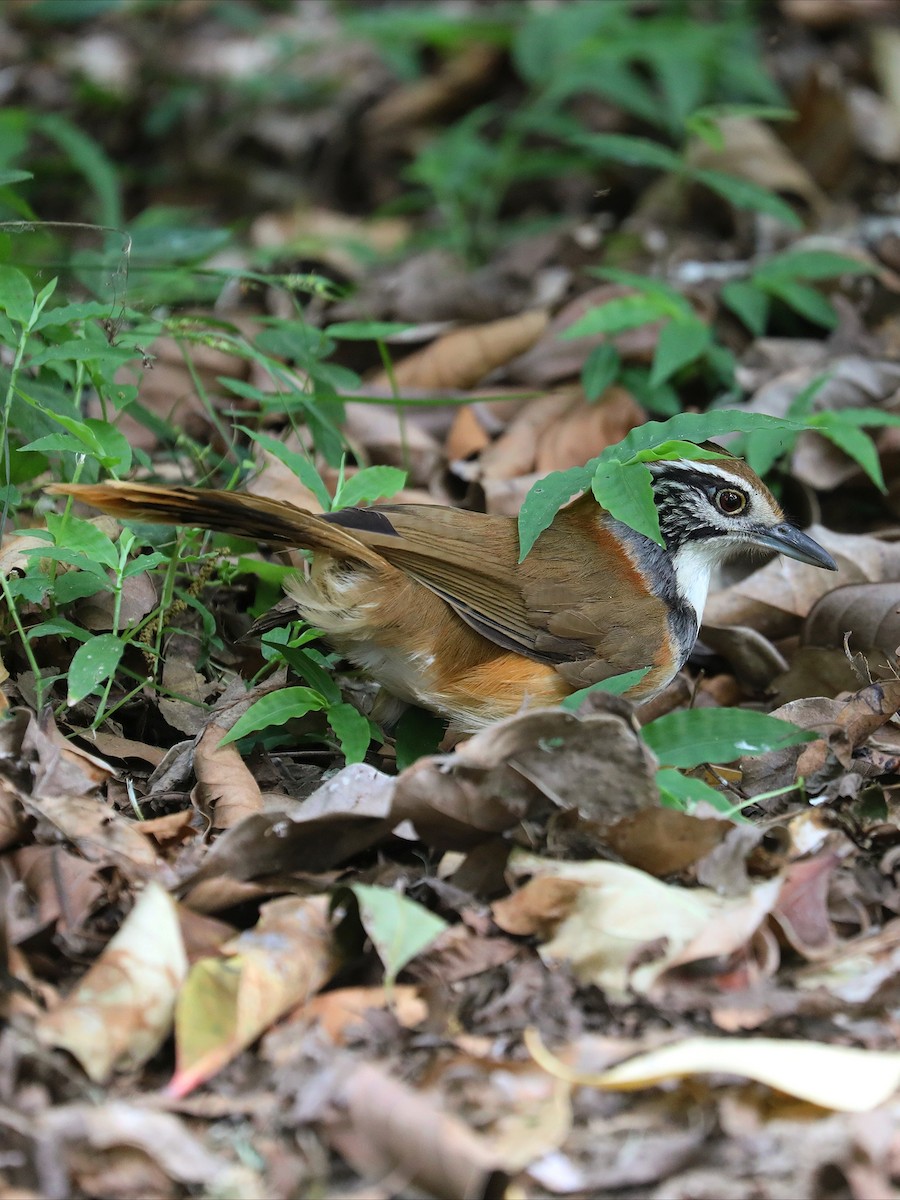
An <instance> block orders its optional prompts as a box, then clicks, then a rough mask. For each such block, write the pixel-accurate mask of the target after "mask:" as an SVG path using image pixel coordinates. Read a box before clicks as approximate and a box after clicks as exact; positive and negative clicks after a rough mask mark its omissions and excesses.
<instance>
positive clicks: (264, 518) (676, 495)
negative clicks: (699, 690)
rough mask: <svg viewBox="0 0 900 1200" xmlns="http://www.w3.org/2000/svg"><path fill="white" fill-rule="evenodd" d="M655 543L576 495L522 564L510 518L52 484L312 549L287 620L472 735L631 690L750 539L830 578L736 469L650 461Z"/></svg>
mask: <svg viewBox="0 0 900 1200" xmlns="http://www.w3.org/2000/svg"><path fill="white" fill-rule="evenodd" d="M649 465H650V468H651V471H652V474H653V490H654V498H655V502H656V506H657V511H658V514H659V524H660V530H661V532H662V535H663V538H664V540H665V543H666V544H665V547H662V546H660V545H657V544H656V543H655V542H653V541H651V540H650V539H649V538H647V537H644V536H643V535H642V534H640V533H636V532H635V531H634V530H632V529H630V528H629V527H628V526H627V525H624V524H623V523H622V522H620V521H617V520H615V519H614V518H613V517H611V516H610V515H609V514H608V513H607V512H605V511H604V510H603V509H602V508H600V507H599V505H598V504H597V502H596V501H595V500H594V498H593V496H592V495H591V494H590V493H588V494H586V495H584V496H582V497H581V498H580V499H578V500H576V501H575V502H574V503H572V504H571V505H569V506H568V507H567V508H564V509H562V510H561V511H560V512H559V513H558V514H557V515H556V517H555V519H554V521H553V523H552V525H551V526H550V527H549V528H548V529H546V530H545V531H544V532H543V533H542V534H541V535H540V537H539V538H538V540H537V542H536V543H535V545H534V547H533V549H532V550H531V552H530V553H529V554H528V556H527V557H526V558H525V560H524V561H523V562H521V563H520V562H519V561H518V558H519V541H518V536H517V529H516V522H515V520H514V519H513V518H507V517H496V516H486V515H484V514H481V513H474V512H464V511H462V510H459V509H453V508H444V507H441V506H438V505H434V506H431V505H418V504H412V505H408V504H383V505H376V506H374V507H372V508H368V509H357V508H351V509H343V510H340V511H337V512H331V513H324V514H322V515H321V516H315V515H313V514H311V513H308V512H305V511H304V510H302V509H299V508H296V507H294V506H293V505H290V504H287V503H284V502H280V501H274V500H266V499H263V498H260V497H257V496H250V495H246V494H242V493H235V492H225V491H210V490H203V489H196V488H188V487H171V488H168V487H153V486H149V485H144V484H139V483H110V484H97V485H90V484H88V485H79V484H60V485H56V486H54V487H52V488H50V489H48V490H50V491H52V492H55V493H62V494H66V495H72V496H75V497H76V498H77V499H79V500H82V501H84V502H85V503H86V504H89V505H91V506H93V507H94V508H99V509H101V510H102V511H103V512H107V513H111V514H112V515H114V516H117V517H124V518H128V519H130V520H134V521H152V522H156V523H163V524H180V525H191V526H199V527H201V528H206V529H211V530H220V531H223V532H226V533H233V534H240V535H242V536H244V537H248V538H251V539H253V540H254V541H259V542H268V543H271V544H274V545H279V546H290V547H298V548H305V549H308V550H312V551H313V564H312V568H311V571H310V572H309V574H308V576H307V577H303V575H302V574H301V573H300V572H298V574H297V576H296V578H294V579H293V580H292V581H291V583H290V584H289V586H288V589H287V590H288V593H289V595H290V596H291V597H292V598H293V600H294V602H295V603H296V608H297V612H298V614H299V615H300V616H302V617H303V618H304V619H305V620H306V621H308V622H309V623H310V624H311V625H313V626H315V627H316V628H318V629H320V630H321V631H322V633H323V634H324V636H325V638H326V639H327V640H328V641H329V642H330V643H331V644H332V645H333V646H334V647H335V649H336V650H338V651H339V652H340V653H341V654H342V655H343V656H344V657H346V658H347V659H349V660H350V661H351V662H352V663H354V664H356V666H358V667H361V668H362V669H363V670H364V671H366V672H367V673H368V674H369V675H370V676H371V677H372V678H373V679H375V680H376V681H378V682H379V683H380V684H381V685H382V687H383V688H384V689H385V690H386V691H387V692H389V693H390V694H392V695H394V696H396V697H398V698H399V699H401V700H405V701H411V702H413V703H416V704H420V705H423V706H424V707H426V708H429V709H432V710H433V711H435V712H437V713H440V714H442V715H444V716H447V717H449V718H450V720H451V723H452V727H453V728H454V729H455V730H457V731H458V732H461V733H462V732H472V731H474V730H476V729H479V728H481V727H483V726H484V725H486V724H488V723H489V722H491V721H493V720H496V719H497V718H500V717H505V716H510V715H511V714H513V713H515V712H517V711H518V710H519V709H520V708H521V707H522V706H523V705H529V704H552V703H556V702H558V701H559V700H561V699H562V698H563V697H565V696H566V695H568V694H569V693H570V692H572V691H573V690H574V689H577V688H581V687H585V686H587V685H588V684H591V683H595V682H598V681H600V680H602V679H605V678H608V677H610V676H613V675H618V674H622V673H624V672H627V671H633V670H636V669H639V668H642V667H649V668H650V669H649V671H648V673H647V674H646V676H645V677H644V679H643V680H642V681H641V683H640V684H638V685H637V686H636V687H634V688H632V689H631V690H630V691H629V693H628V695H629V698H637V699H644V698H646V697H648V696H651V695H654V694H655V693H656V692H658V691H659V690H660V689H662V688H663V687H664V686H665V685H666V684H667V683H668V682H669V681H670V680H671V679H672V678H673V676H674V675H675V674H676V673H677V672H678V671H679V670H680V669H681V667H682V666H683V665H684V663H685V662H686V660H687V658H688V655H689V654H690V652H691V649H692V648H693V646H694V642H695V641H696V638H697V633H698V630H699V627H700V620H701V617H702V613H703V606H704V604H705V602H706V595H707V591H708V589H709V583H710V574H711V572H712V570H713V568H714V567H715V566H716V565H717V564H719V563H720V562H722V561H723V560H725V559H727V558H729V557H731V556H732V555H733V554H735V553H737V552H739V551H741V550H744V549H748V548H751V547H760V548H762V549H765V550H774V551H777V552H778V553H781V554H785V555H788V556H789V557H791V558H795V559H798V560H799V561H800V562H804V563H809V564H811V565H813V566H817V567H824V568H825V569H826V570H836V569H837V568H836V565H835V563H834V560H833V559H832V558H831V556H830V555H829V554H828V553H827V551H825V550H824V549H823V548H822V547H821V546H820V545H818V543H817V542H815V541H813V540H812V538H810V537H809V536H807V535H806V534H805V533H802V532H800V530H798V529H796V528H794V527H793V526H792V525H790V524H789V523H788V522H787V521H785V518H784V514H783V512H782V510H781V508H780V507H779V505H778V503H777V501H776V500H775V498H774V496H773V495H772V493H771V492H770V491H769V489H768V488H767V487H766V486H765V484H764V483H763V482H762V480H761V479H760V478H759V477H758V476H757V475H756V474H755V472H754V471H752V470H751V469H750V467H748V466H747V465H746V463H744V462H742V461H740V460H739V459H735V458H730V457H729V458H723V459H717V460H711V461H687V460H677V461H660V462H655V463H651V464H649Z"/></svg>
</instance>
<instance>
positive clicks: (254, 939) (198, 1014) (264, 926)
mask: <svg viewBox="0 0 900 1200" xmlns="http://www.w3.org/2000/svg"><path fill="white" fill-rule="evenodd" d="M329 904H330V902H329V898H328V897H327V896H306V897H295V896H285V897H282V898H281V899H278V900H272V901H270V902H269V903H268V904H264V905H263V906H262V907H261V908H260V915H259V921H258V923H257V924H256V926H255V927H254V928H253V929H249V930H247V931H246V932H245V933H242V934H240V935H239V936H238V937H236V938H234V939H233V940H232V941H230V942H227V943H225V944H224V945H223V946H222V954H223V956H227V957H215V958H204V959H201V960H200V961H199V962H196V963H195V964H194V965H193V967H192V968H191V971H190V974H189V975H188V978H187V980H186V981H185V983H184V986H183V987H182V989H181V992H180V994H179V996H178V1005H177V1009H176V1013H175V1046H176V1061H177V1069H176V1072H175V1075H174V1077H173V1079H172V1082H171V1083H170V1085H169V1093H170V1095H173V1096H185V1095H187V1093H188V1092H190V1091H192V1090H193V1089H194V1088H195V1087H197V1086H198V1085H199V1084H200V1083H203V1082H204V1081H205V1080H207V1079H209V1078H211V1077H212V1076H213V1075H215V1074H216V1072H218V1071H220V1070H221V1069H222V1067H223V1066H224V1065H225V1064H226V1063H227V1062H230V1061H231V1059H232V1058H234V1057H235V1055H237V1054H239V1053H240V1051H241V1050H243V1049H244V1048H245V1047H246V1046H249V1045H250V1043H251V1042H253V1041H255V1040H256V1039H257V1038H258V1037H259V1035H260V1034H261V1033H262V1032H263V1031H264V1030H266V1029H268V1027H269V1026H270V1025H271V1024H272V1022H273V1021H275V1020H277V1019H278V1017H280V1016H281V1015H282V1014H283V1013H285V1012H287V1011H288V1010H289V1009H291V1008H293V1007H294V1006H295V1005H296V1004H299V1003H301V1002H302V1001H305V1000H308V999H309V998H310V997H311V996H314V995H315V993H316V992H318V990H319V988H320V987H321V986H322V984H324V983H326V982H327V980H328V979H330V978H331V976H332V974H333V973H334V971H335V970H336V968H337V965H338V959H337V954H336V950H335V948H334V946H333V942H332V935H331V921H330V919H329Z"/></svg>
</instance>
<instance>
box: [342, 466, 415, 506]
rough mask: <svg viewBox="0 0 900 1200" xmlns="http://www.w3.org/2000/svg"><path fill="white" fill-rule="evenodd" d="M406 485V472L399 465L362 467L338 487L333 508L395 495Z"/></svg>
mask: <svg viewBox="0 0 900 1200" xmlns="http://www.w3.org/2000/svg"><path fill="white" fill-rule="evenodd" d="M405 486H406V472H405V471H401V470H400V468H399V467H363V468H362V470H360V471H357V472H356V474H355V475H351V476H350V477H349V479H347V480H345V481H344V483H343V484H341V486H340V488H338V491H337V494H336V495H335V498H334V507H335V508H353V507H354V506H355V505H357V504H370V503H371V502H372V501H373V500H383V499H386V498H387V497H389V496H393V495H395V494H396V493H397V492H399V491H400V490H401V488H403V487H405Z"/></svg>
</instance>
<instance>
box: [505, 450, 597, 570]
mask: <svg viewBox="0 0 900 1200" xmlns="http://www.w3.org/2000/svg"><path fill="white" fill-rule="evenodd" d="M592 475H593V470H592V469H591V468H589V467H570V468H569V469H568V470H567V471H551V472H550V474H549V475H546V476H545V477H544V478H543V479H540V480H538V482H537V483H536V484H534V486H533V487H532V488H531V489H530V491H529V492H528V495H527V496H526V497H525V500H524V502H523V504H522V507H521V509H520V510H519V562H521V561H522V560H523V559H524V557H525V555H526V554H527V553H528V551H529V550H530V549H531V547H532V546H533V545H534V543H535V542H536V541H537V539H538V537H539V536H540V535H541V534H542V533H543V532H544V530H545V529H546V528H547V527H548V526H549V525H551V524H552V522H553V518H554V517H555V516H556V514H557V513H558V512H559V510H560V509H561V508H562V506H563V505H564V504H567V503H568V501H569V500H571V499H572V497H573V496H574V495H576V493H578V492H584V491H586V490H587V489H588V488H589V487H590V486H591V476H592Z"/></svg>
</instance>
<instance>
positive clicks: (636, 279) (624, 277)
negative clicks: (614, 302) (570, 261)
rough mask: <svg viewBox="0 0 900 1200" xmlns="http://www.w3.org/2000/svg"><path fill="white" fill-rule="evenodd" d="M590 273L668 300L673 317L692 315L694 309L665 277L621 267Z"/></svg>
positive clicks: (593, 270) (601, 269)
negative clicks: (642, 273)
mask: <svg viewBox="0 0 900 1200" xmlns="http://www.w3.org/2000/svg"><path fill="white" fill-rule="evenodd" d="M589 273H590V274H593V275H596V276H598V278H600V279H605V280H607V281H608V282H609V283H621V284H622V285H623V287H631V288H634V290H635V291H636V292H639V293H640V294H641V295H642V296H655V297H656V298H657V299H658V300H660V301H668V308H667V310H666V311H667V312H668V313H669V314H670V315H671V316H673V317H692V316H693V315H694V310H693V308H692V307H691V304H690V301H689V300H687V299H686V298H685V297H684V296H683V295H682V294H681V292H679V291H678V289H677V288H674V287H673V286H672V285H671V284H670V283H666V281H665V280H664V279H655V278H653V277H652V276H650V275H640V274H639V273H638V272H637V271H624V270H623V269H622V268H621V267H597V268H596V269H592V270H591V271H590V272H589Z"/></svg>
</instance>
